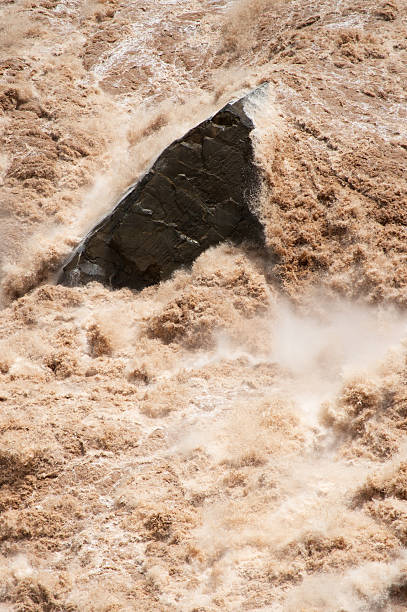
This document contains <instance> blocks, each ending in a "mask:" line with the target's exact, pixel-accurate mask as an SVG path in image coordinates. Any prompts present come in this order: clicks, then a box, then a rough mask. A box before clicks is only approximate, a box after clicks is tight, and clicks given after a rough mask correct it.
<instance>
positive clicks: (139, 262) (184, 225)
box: [60, 99, 263, 289]
mask: <svg viewBox="0 0 407 612" xmlns="http://www.w3.org/2000/svg"><path fill="white" fill-rule="evenodd" d="M244 101H245V99H242V100H239V101H238V102H235V103H233V104H228V105H227V106H225V107H224V108H223V109H221V110H220V111H219V112H218V113H216V114H215V115H214V116H213V117H212V118H210V119H208V120H206V121H204V122H203V123H201V124H200V125H198V126H197V127H195V128H193V129H192V130H191V131H189V132H188V133H187V134H186V135H185V136H184V137H183V138H182V139H180V140H177V141H175V142H174V143H172V144H171V145H170V146H169V147H168V148H167V149H165V151H164V152H163V153H162V154H161V155H160V157H159V158H158V159H157V161H156V162H155V163H154V165H153V167H152V168H151V170H150V171H149V172H148V173H147V174H146V175H145V176H144V178H142V179H141V181H140V182H139V183H137V184H136V185H135V186H134V187H133V188H132V189H131V191H130V192H128V193H127V194H126V195H125V196H124V197H123V198H122V199H121V201H119V203H118V205H117V206H116V208H115V209H114V211H113V212H112V213H111V214H110V215H109V216H108V217H106V218H105V219H103V220H102V221H101V222H100V223H99V224H98V225H97V226H96V228H95V229H94V230H92V231H91V232H90V233H89V234H88V236H87V237H86V238H85V240H84V241H83V243H82V244H81V245H80V246H79V247H78V249H77V250H76V252H75V253H74V254H73V256H72V257H71V259H70V260H69V261H68V263H67V264H66V265H65V266H64V268H63V272H62V275H61V277H60V282H61V283H63V284H65V285H71V286H72V285H79V284H85V283H87V282H89V281H92V280H96V281H99V282H102V283H103V284H106V285H108V286H111V287H113V288H120V287H125V286H126V287H130V288H133V289H143V288H144V287H146V286H148V285H152V284H155V283H158V282H160V281H161V280H165V279H167V278H169V276H170V275H171V274H172V272H174V271H175V270H176V269H177V268H179V267H181V266H185V265H186V266H188V265H190V264H191V263H192V262H193V261H194V260H195V259H196V257H198V255H200V253H202V252H203V251H204V250H206V249H207V248H208V247H210V246H214V245H216V244H219V243H221V242H224V241H231V242H233V243H234V244H240V243H242V242H245V241H249V242H254V243H259V244H261V243H262V242H263V230H262V226H261V224H260V222H259V221H258V219H257V218H256V216H255V215H254V214H253V213H252V212H251V210H250V196H251V195H252V194H253V193H254V192H255V191H256V188H257V186H258V180H259V175H258V170H257V168H256V166H255V164H254V159H253V147H252V142H251V138H250V133H251V131H252V130H253V127H254V126H253V123H252V121H251V119H250V118H249V116H248V115H247V114H246V112H245V110H244Z"/></svg>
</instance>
